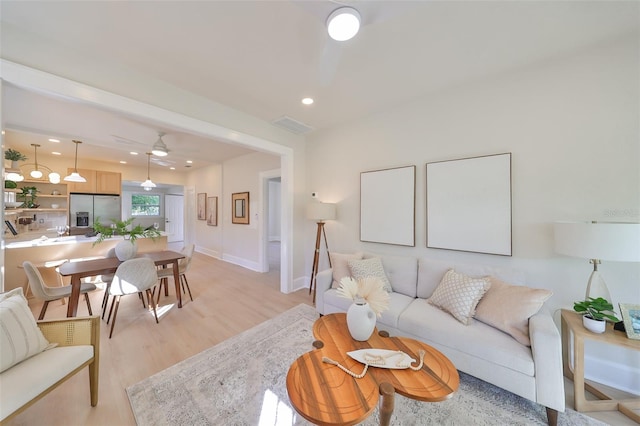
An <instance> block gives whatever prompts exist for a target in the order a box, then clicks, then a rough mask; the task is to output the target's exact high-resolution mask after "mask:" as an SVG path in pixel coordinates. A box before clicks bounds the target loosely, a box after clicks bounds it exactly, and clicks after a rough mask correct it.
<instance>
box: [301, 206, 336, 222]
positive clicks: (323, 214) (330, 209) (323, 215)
mask: <svg viewBox="0 0 640 426" xmlns="http://www.w3.org/2000/svg"><path fill="white" fill-rule="evenodd" d="M307 218H308V219H311V220H315V221H316V222H324V221H325V220H335V218H336V205H335V204H332V203H311V204H309V205H308V206H307Z"/></svg>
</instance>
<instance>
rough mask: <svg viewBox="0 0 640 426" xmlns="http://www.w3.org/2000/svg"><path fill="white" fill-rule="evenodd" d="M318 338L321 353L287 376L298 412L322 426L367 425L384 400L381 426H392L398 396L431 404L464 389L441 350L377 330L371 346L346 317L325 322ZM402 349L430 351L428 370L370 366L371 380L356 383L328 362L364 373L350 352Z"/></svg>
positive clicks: (325, 318)
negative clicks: (356, 337) (353, 334)
mask: <svg viewBox="0 0 640 426" xmlns="http://www.w3.org/2000/svg"><path fill="white" fill-rule="evenodd" d="M313 335H314V336H315V337H316V339H318V340H317V341H316V342H315V343H314V346H316V349H315V350H312V351H310V352H307V353H305V354H304V355H302V356H301V357H299V358H298V359H297V360H295V361H294V362H293V364H291V367H290V368H289V373H288V374H287V391H288V393H289V399H290V401H291V403H292V405H293V407H294V408H295V410H296V411H297V412H298V413H299V414H300V415H301V416H302V417H304V418H305V419H307V420H309V421H310V422H313V423H316V424H319V425H353V424H356V423H359V422H362V421H363V420H364V419H366V418H367V417H368V416H369V415H370V414H371V413H372V412H373V410H374V409H375V407H376V405H377V403H378V399H379V397H380V395H382V406H381V409H380V424H381V425H385V426H386V425H388V424H389V420H390V418H391V414H392V413H393V405H394V393H395V392H398V393H399V394H401V395H403V396H406V397H408V398H412V399H415V400H419V401H425V402H437V401H443V400H445V399H448V398H450V397H451V396H452V395H453V393H454V392H455V391H456V390H457V389H458V386H459V384H460V377H459V376H458V371H457V370H456V368H455V366H454V365H453V364H452V363H451V361H449V359H448V358H447V357H445V356H444V355H443V354H442V353H441V352H440V351H438V350H436V349H434V348H432V347H431V346H429V345H427V344H425V343H422V342H420V341H418V340H415V339H410V338H406V337H382V336H380V335H378V332H377V330H374V333H373V335H372V336H371V338H369V340H367V341H366V342H358V341H356V340H353V339H352V338H351V335H350V334H349V330H348V329H347V321H346V314H330V315H325V316H323V317H320V318H319V319H318V320H317V321H316V322H315V324H314V326H313ZM371 348H373V349H388V350H400V351H403V352H405V353H406V354H408V355H409V356H411V357H412V358H414V359H416V360H417V359H419V356H418V351H419V350H421V349H422V350H424V351H425V352H426V354H425V357H424V366H423V367H422V369H421V370H419V371H414V370H411V369H404V370H399V369H386V368H376V367H374V366H369V370H368V371H367V373H366V375H365V376H364V377H363V378H361V379H356V378H354V377H352V376H350V375H349V374H347V373H345V372H344V371H342V370H341V369H340V368H338V367H336V366H335V365H331V364H328V363H325V362H323V361H322V358H323V357H327V358H330V359H332V360H334V361H337V362H338V363H340V364H341V365H343V366H344V367H346V368H348V369H349V370H351V371H353V372H354V373H360V372H361V371H362V370H363V368H364V365H363V364H361V363H359V362H358V361H356V360H354V359H352V358H351V357H349V356H348V355H347V352H350V351H354V350H358V349H371Z"/></svg>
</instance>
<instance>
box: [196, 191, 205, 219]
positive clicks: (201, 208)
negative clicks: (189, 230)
mask: <svg viewBox="0 0 640 426" xmlns="http://www.w3.org/2000/svg"><path fill="white" fill-rule="evenodd" d="M206 208H207V193H206V192H199V193H198V198H197V200H196V209H197V211H198V220H207V212H206Z"/></svg>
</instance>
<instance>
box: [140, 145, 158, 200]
mask: <svg viewBox="0 0 640 426" xmlns="http://www.w3.org/2000/svg"><path fill="white" fill-rule="evenodd" d="M150 170H151V153H150V152H147V180H145V181H144V182H142V183H141V184H140V186H141V187H143V188H144V190H145V191H151V190H152V189H153V188H155V187H156V184H155V183H153V182H152V181H151V178H150V177H149V175H150Z"/></svg>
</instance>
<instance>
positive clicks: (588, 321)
mask: <svg viewBox="0 0 640 426" xmlns="http://www.w3.org/2000/svg"><path fill="white" fill-rule="evenodd" d="M582 325H584V328H586V329H587V330H589V331H591V332H593V333H604V330H605V328H606V326H607V322H606V321H600V320H595V319H593V318H589V317H587V316H586V315H583V316H582Z"/></svg>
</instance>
